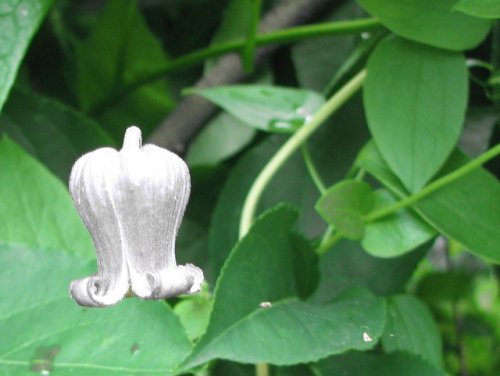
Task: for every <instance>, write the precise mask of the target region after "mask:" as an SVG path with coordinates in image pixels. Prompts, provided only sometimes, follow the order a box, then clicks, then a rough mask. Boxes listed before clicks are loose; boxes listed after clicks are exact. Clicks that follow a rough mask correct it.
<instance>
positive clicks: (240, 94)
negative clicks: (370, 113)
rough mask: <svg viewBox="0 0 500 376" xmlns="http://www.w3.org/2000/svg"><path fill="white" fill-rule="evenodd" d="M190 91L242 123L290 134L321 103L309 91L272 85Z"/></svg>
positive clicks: (220, 87)
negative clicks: (219, 107)
mask: <svg viewBox="0 0 500 376" xmlns="http://www.w3.org/2000/svg"><path fill="white" fill-rule="evenodd" d="M189 93H193V94H198V95H201V96H203V97H204V98H206V99H208V100H210V101H212V102H214V103H215V104H217V105H219V106H221V107H222V108H223V109H224V110H226V111H227V112H229V113H230V114H231V115H233V116H234V117H236V118H238V119H239V120H241V121H242V122H244V123H245V124H248V125H250V126H252V127H255V128H257V129H260V130H264V131H267V132H276V133H293V132H294V131H295V130H297V129H298V128H299V127H300V126H302V125H303V124H304V123H305V122H306V121H308V120H309V119H310V117H312V115H314V113H315V112H316V110H318V109H319V108H320V107H321V105H322V104H323V103H324V99H323V97H321V96H320V95H319V94H317V93H314V92H312V91H307V90H301V89H289V88H282V87H273V86H259V85H233V86H219V87H215V88H208V89H195V90H190V91H189Z"/></svg>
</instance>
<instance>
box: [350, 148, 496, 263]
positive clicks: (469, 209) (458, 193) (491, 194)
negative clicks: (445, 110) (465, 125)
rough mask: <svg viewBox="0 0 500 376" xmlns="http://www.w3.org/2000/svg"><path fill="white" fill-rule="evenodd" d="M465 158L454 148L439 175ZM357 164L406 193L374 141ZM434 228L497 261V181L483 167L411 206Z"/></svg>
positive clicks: (445, 172)
mask: <svg viewBox="0 0 500 376" xmlns="http://www.w3.org/2000/svg"><path fill="white" fill-rule="evenodd" d="M468 161H469V159H468V158H467V157H466V156H464V155H463V154H462V153H461V152H460V151H458V150H455V151H454V152H453V154H452V155H451V157H450V158H449V160H448V161H447V162H446V164H445V166H444V167H443V168H442V170H441V171H440V173H439V174H438V177H439V176H442V175H445V174H447V173H450V172H452V171H454V170H456V169H457V168H459V167H460V166H463V165H464V164H465V163H467V162H468ZM357 164H358V165H359V166H361V167H362V168H364V169H365V170H366V171H368V172H369V173H371V174H373V176H375V177H376V178H377V179H379V180H380V181H381V182H382V183H383V184H384V185H386V186H387V187H388V188H389V189H390V190H391V191H392V192H393V193H395V194H396V195H397V196H398V197H400V198H401V197H405V196H407V195H408V192H407V191H406V190H405V189H404V188H403V186H402V185H401V183H400V182H399V181H398V179H397V177H395V176H394V174H393V173H392V172H391V170H390V169H389V167H388V166H387V164H386V163H385V161H384V159H383V158H382V156H381V155H380V152H379V151H378V150H377V148H376V146H375V144H373V143H370V144H368V145H367V146H366V147H365V148H364V149H363V151H362V152H361V154H360V158H359V159H358V161H357ZM413 207H414V208H415V209H416V210H417V212H418V213H419V214H420V215H421V216H422V218H424V219H425V220H426V221H427V223H429V224H430V225H432V226H433V227H434V228H435V229H436V230H438V231H439V232H441V233H442V234H444V235H445V236H448V237H450V238H452V239H454V240H456V241H457V242H459V243H461V244H462V245H463V246H465V247H466V249H468V250H469V251H470V252H472V253H474V254H475V255H477V256H480V257H483V258H485V259H487V260H489V261H491V262H494V263H500V251H499V249H498V244H500V232H499V231H498V229H499V228H500V183H499V182H498V180H497V179H496V178H495V177H494V176H493V175H491V174H490V173H489V172H487V171H486V170H485V169H483V168H478V169H476V170H474V171H472V172H470V173H469V174H466V175H464V176H463V177H461V178H459V179H457V180H455V181H453V182H452V183H450V184H448V185H447V186H445V187H442V188H440V189H438V190H437V191H435V192H433V193H432V194H430V195H429V196H427V197H425V198H423V199H422V200H421V201H418V202H417V203H416V204H415V205H414V206H413Z"/></svg>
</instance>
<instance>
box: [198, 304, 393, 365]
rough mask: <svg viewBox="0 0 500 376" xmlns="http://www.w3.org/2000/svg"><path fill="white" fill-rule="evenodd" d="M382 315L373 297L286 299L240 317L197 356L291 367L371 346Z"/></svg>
mask: <svg viewBox="0 0 500 376" xmlns="http://www.w3.org/2000/svg"><path fill="white" fill-rule="evenodd" d="M384 313H385V307H384V305H383V304H381V300H380V299H379V298H375V297H371V298H358V299H355V298H346V299H340V298H339V300H338V301H336V302H333V303H330V304H325V305H315V304H310V303H305V302H301V301H298V300H290V301H283V302H279V303H276V304H274V305H273V306H272V307H269V308H265V309H261V310H259V311H258V312H255V313H254V314H252V315H251V316H249V317H247V318H245V319H243V320H241V321H239V322H238V323H236V324H235V325H233V326H232V327H231V328H229V329H228V330H227V331H225V332H224V333H223V335H221V337H219V338H218V339H217V341H216V342H214V343H213V344H212V345H211V346H210V348H209V349H207V350H206V351H205V352H201V353H200V354H197V356H198V357H199V358H200V359H204V360H208V359H210V358H212V357H214V356H215V355H218V356H220V357H222V358H227V359H231V360H235V361H238V362H244V363H257V362H266V363H272V364H277V365H290V364H297V363H304V362H309V361H315V360H317V359H320V358H324V357H326V356H328V355H332V354H339V353H343V352H346V351H348V350H353V349H356V350H368V349H370V348H373V346H374V345H375V344H376V342H377V341H378V338H379V337H380V335H381V331H382V329H383V324H384V319H383V314H384Z"/></svg>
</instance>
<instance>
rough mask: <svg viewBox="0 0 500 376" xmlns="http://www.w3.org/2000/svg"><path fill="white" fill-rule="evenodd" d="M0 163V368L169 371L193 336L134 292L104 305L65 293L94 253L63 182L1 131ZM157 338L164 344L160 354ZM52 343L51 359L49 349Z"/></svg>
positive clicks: (162, 309) (80, 371) (86, 268)
mask: <svg viewBox="0 0 500 376" xmlns="http://www.w3.org/2000/svg"><path fill="white" fill-rule="evenodd" d="M0 171H1V177H0V194H1V196H2V197H9V198H10V199H9V200H2V201H1V209H0V213H1V218H2V223H3V224H4V226H2V228H1V233H0V239H1V243H0V247H1V248H0V261H1V264H2V265H9V266H8V267H7V268H2V269H1V270H0V284H1V285H2V286H11V288H6V289H5V291H4V294H3V298H2V300H1V302H0V329H1V331H2V333H3V335H4V336H5V337H4V340H2V342H1V344H0V352H1V353H2V357H1V359H0V369H2V370H3V371H4V373H15V374H19V375H24V374H26V375H30V374H31V375H32V374H33V371H35V372H38V373H42V372H43V371H47V372H49V373H50V372H51V371H52V370H53V369H58V370H65V371H67V372H68V373H69V372H71V373H73V374H75V375H85V374H88V372H89V369H90V370H92V373H93V374H96V375H109V374H122V373H123V372H141V373H142V374H145V375H149V374H155V373H157V372H159V371H162V372H164V373H166V374H169V373H170V372H171V371H170V370H171V369H172V368H173V367H174V366H176V365H177V364H178V363H179V362H180V361H181V360H182V359H183V358H184V357H186V355H187V354H188V353H189V351H190V346H191V345H190V343H189V342H188V340H187V338H186V337H185V334H184V330H183V328H182V325H181V324H180V322H179V320H178V319H177V318H176V316H175V315H174V313H173V312H172V310H171V309H170V308H169V307H168V306H167V305H166V304H164V303H160V302H153V303H146V304H141V303H140V302H138V301H128V302H126V303H125V304H123V305H120V306H117V307H113V308H111V309H109V310H106V311H100V310H94V311H88V310H87V309H83V308H81V307H78V306H76V305H75V304H74V303H73V302H72V301H71V300H70V299H68V283H69V282H70V281H71V280H72V279H75V278H78V277H81V276H83V275H88V274H89V273H92V272H93V270H94V269H95V261H94V256H93V252H92V245H91V242H90V239H89V236H88V234H87V233H86V231H85V230H84V228H83V226H82V224H81V222H80V219H79V218H78V216H77V214H76V211H75V210H74V208H73V205H72V204H71V201H70V198H69V194H68V192H67V191H66V189H65V188H64V187H63V186H62V184H61V183H60V182H59V181H58V180H57V179H56V178H54V177H53V176H51V174H50V173H49V172H48V171H47V170H46V169H45V168H44V167H43V166H41V165H40V164H39V163H38V162H36V161H35V160H33V159H32V158H31V157H30V156H28V155H27V154H26V153H24V152H23V151H22V150H21V149H20V148H19V147H18V146H16V145H15V144H14V143H13V142H12V141H10V140H8V139H6V138H4V139H3V140H2V141H1V143H0ZM20 187H23V188H22V189H21V188H20ZM13 279H15V288H14V287H13V286H12V285H11V283H12V280H13ZM124 317H128V318H129V319H127V320H124V319H123V318H124ZM134 317H135V318H137V317H143V318H146V317H147V319H143V320H137V319H134ZM167 333H168V334H169V337H168V338H169V339H168V341H166V340H165V339H166V338H167V337H166V334H167ZM82 338H85V340H84V341H82V340H81V339H82ZM161 348H163V349H165V350H164V351H165V352H166V353H167V352H168V354H165V355H164V356H162V357H157V356H156V355H155V354H156V351H158V350H159V349H161ZM44 349H45V350H44ZM50 349H51V350H50ZM51 352H52V353H53V357H54V358H55V359H50V357H49V358H47V356H48V355H50V353H51Z"/></svg>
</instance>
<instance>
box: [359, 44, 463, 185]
mask: <svg viewBox="0 0 500 376" xmlns="http://www.w3.org/2000/svg"><path fill="white" fill-rule="evenodd" d="M367 69H368V78H367V80H366V85H365V90H364V101H365V108H366V116H367V119H368V126H369V127H370V131H371V133H372V135H373V139H374V140H375V143H376V144H377V146H378V148H379V150H380V152H381V154H382V156H383V157H384V159H385V160H386V161H387V163H388V164H389V166H390V167H391V169H392V171H394V172H395V173H396V175H397V176H398V177H399V178H400V179H401V181H402V182H403V184H404V185H405V186H406V187H407V188H408V189H409V190H410V192H415V191H418V190H420V189H421V188H422V187H423V186H424V185H425V184H426V183H427V182H428V181H429V179H430V178H431V177H432V176H433V175H434V174H435V173H436V172H437V171H438V170H439V168H440V167H441V166H442V165H443V163H444V161H445V160H446V158H447V157H448V155H449V154H450V152H451V151H452V149H453V147H454V146H455V144H456V143H457V140H458V137H459V135H460V131H461V129H462V124H463V121H464V116H465V108H466V104H467V103H466V102H467V70H466V67H465V61H464V58H463V56H462V55H461V54H459V53H456V52H448V51H444V50H439V49H435V48H431V47H427V46H423V45H420V44H417V43H413V42H410V41H407V40H404V39H402V38H398V37H389V38H387V39H385V40H384V41H382V42H381V43H380V44H379V45H378V46H377V48H376V49H375V51H374V52H373V54H372V56H371V58H370V60H369V62H368V66H367ZM401 124H405V126H404V127H402V126H401ZM430 138H431V139H432V142H429V139H430ZM420 156H425V158H420ZM417 161H418V162H417Z"/></svg>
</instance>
